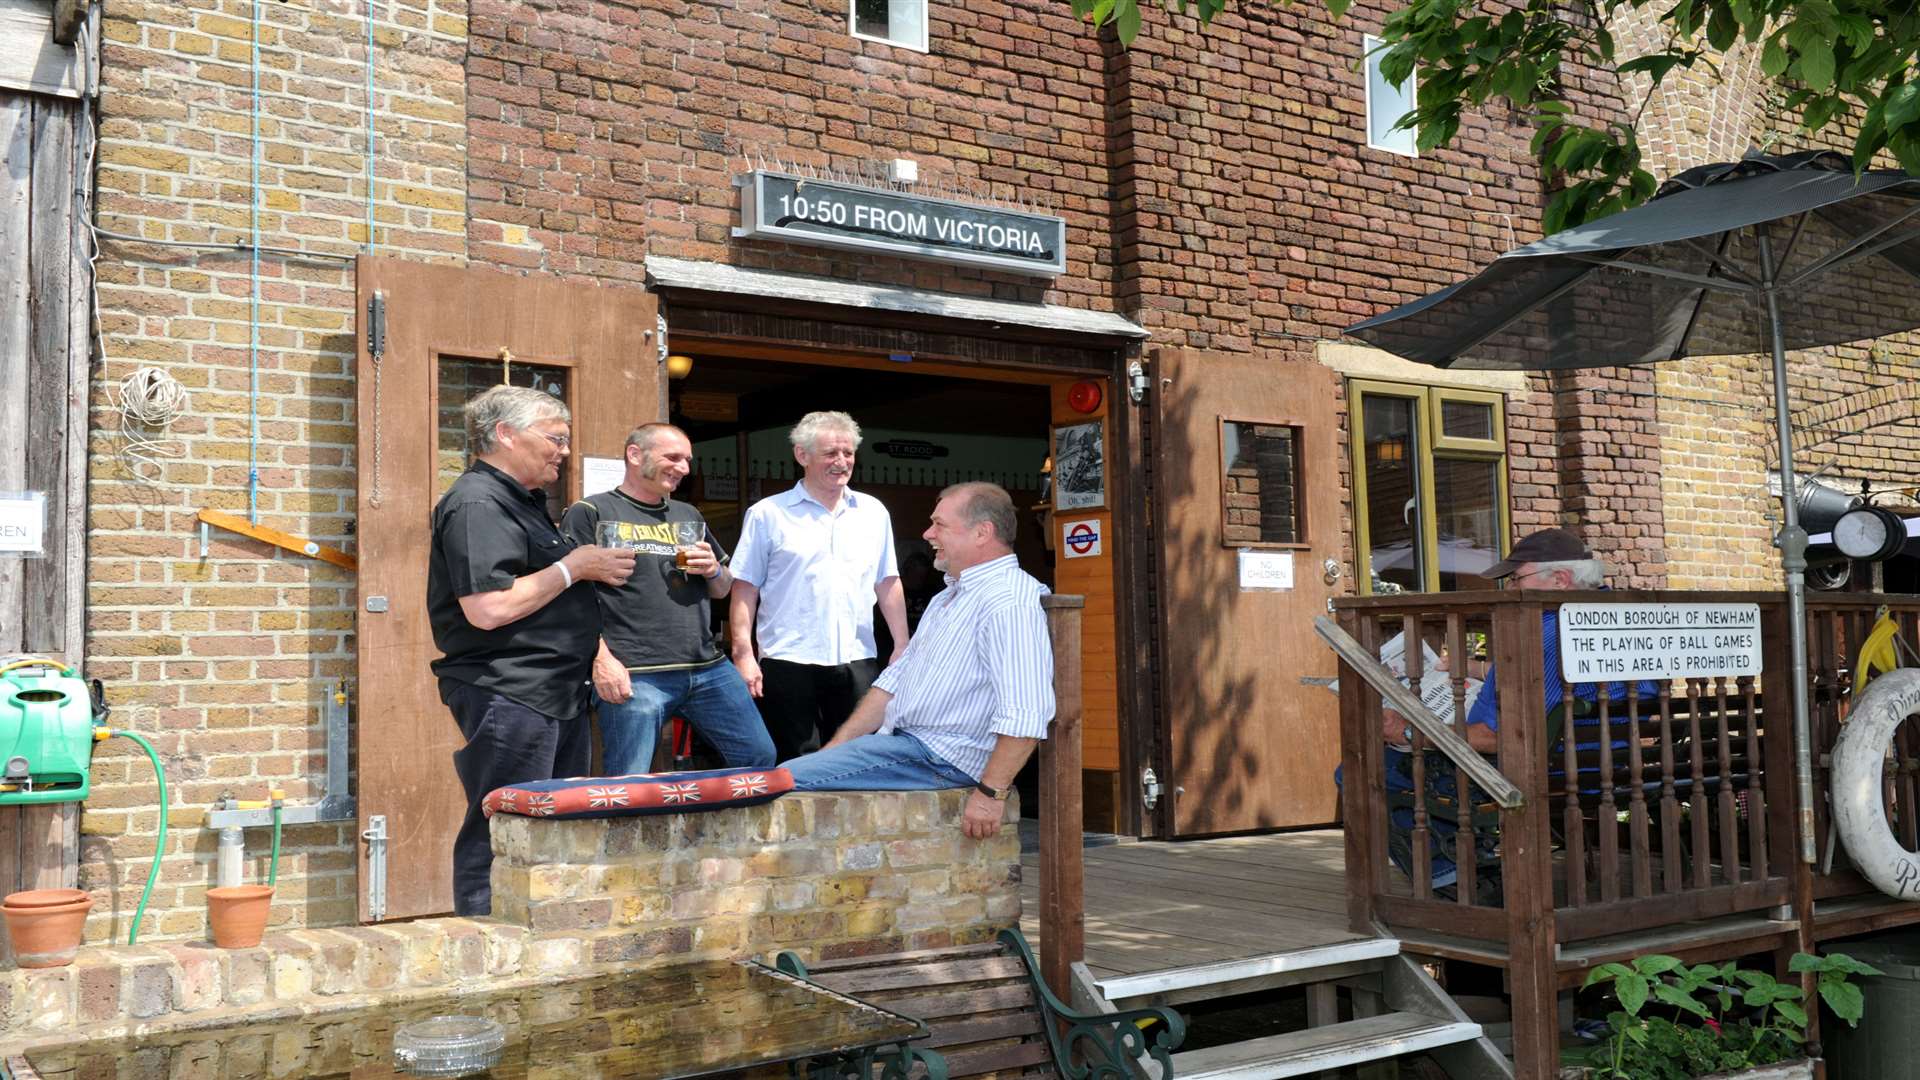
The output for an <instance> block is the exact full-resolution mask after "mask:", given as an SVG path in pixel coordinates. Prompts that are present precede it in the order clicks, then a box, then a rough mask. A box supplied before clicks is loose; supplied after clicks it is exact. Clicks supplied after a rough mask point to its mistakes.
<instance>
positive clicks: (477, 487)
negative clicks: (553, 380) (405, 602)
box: [427, 386, 633, 915]
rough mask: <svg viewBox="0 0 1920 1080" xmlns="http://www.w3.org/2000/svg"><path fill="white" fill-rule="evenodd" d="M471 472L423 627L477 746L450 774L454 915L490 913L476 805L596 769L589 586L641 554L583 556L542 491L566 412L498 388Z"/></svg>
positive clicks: (439, 520)
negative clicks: (461, 811) (456, 819)
mask: <svg viewBox="0 0 1920 1080" xmlns="http://www.w3.org/2000/svg"><path fill="white" fill-rule="evenodd" d="M466 419H467V437H468V440H469V446H470V447H471V449H472V451H473V456H474V461H473V465H472V466H471V467H469V468H468V469H467V471H466V472H465V473H463V474H461V476H460V478H459V479H458V480H455V481H454V482H453V487H451V488H449V489H448V491H447V493H446V495H444V496H442V497H441V499H440V503H439V505H437V506H435V507H434V508H433V549H432V554H431V556H430V557H429V560H428V563H427V618H428V621H430V622H431V623H432V625H433V643H434V644H435V645H437V646H438V647H439V648H440V651H441V652H442V653H444V654H446V655H444V656H442V657H441V658H440V659H438V660H435V661H434V662H433V673H434V674H435V675H437V676H439V678H440V700H442V701H444V702H446V703H447V707H448V708H449V709H451V710H453V718H454V720H455V721H456V722H458V723H459V725H460V733H461V734H462V735H464V736H465V737H466V740H467V743H466V745H465V746H463V747H461V748H460V749H459V750H457V751H455V752H454V755H453V766H454V769H455V771H457V772H458V773H459V774H460V784H461V786H462V787H463V788H464V789H465V790H466V795H467V816H466V820H465V821H463V822H462V823H461V825H460V833H459V835H458V836H456V837H455V839H454V842H453V906H454V911H455V912H456V913H457V914H460V915H485V914H487V913H488V912H490V911H491V910H492V908H493V889H492V885H491V883H490V881H489V878H490V874H491V871H492V867H493V847H492V843H491V840H490V838H489V837H488V835H487V821H486V818H485V816H484V815H483V814H482V813H481V812H480V801H481V799H483V798H484V797H485V796H486V794H487V793H488V792H490V791H492V790H493V789H495V788H497V787H502V786H504V785H507V784H516V783H523V782H525V781H528V780H548V779H552V778H553V777H556V776H578V775H581V774H583V773H585V772H586V771H587V768H588V765H589V761H590V757H591V754H592V746H593V743H592V738H591V736H590V734H589V731H588V726H587V707H588V701H587V676H588V672H589V668H590V666H591V663H592V660H593V650H594V645H595V643H596V642H597V641H598V640H599V637H600V606H599V604H598V603H597V602H596V601H595V600H594V596H593V590H592V589H590V588H583V587H576V586H577V585H579V584H583V583H585V582H589V581H597V582H605V583H607V584H611V585H618V584H619V583H621V582H623V581H625V580H626V579H627V577H628V575H630V574H631V573H632V572H633V552H631V551H617V550H610V549H607V548H602V547H581V546H576V545H575V544H574V543H573V542H572V541H570V540H568V539H566V538H565V537H563V536H561V535H560V531H559V530H558V529H556V528H554V525H553V521H552V520H551V519H549V518H548V517H547V500H546V494H545V492H543V491H542V490H541V488H542V487H543V486H545V485H547V484H551V483H553V482H554V481H555V480H556V479H558V478H559V476H560V462H561V460H562V459H564V458H565V457H566V456H567V454H568V451H569V445H570V441H571V440H570V436H569V431H568V421H569V419H570V417H569V415H568V413H567V407H566V405H564V404H562V403H561V402H560V400H559V399H558V398H555V397H552V396H550V395H548V394H545V393H542V392H540V391H538V390H533V389H529V388H527V387H513V386H496V387H494V388H493V389H491V390H488V391H486V392H485V393H482V394H481V395H480V396H478V397H476V398H474V399H473V400H472V401H471V402H469V403H468V404H467V407H466Z"/></svg>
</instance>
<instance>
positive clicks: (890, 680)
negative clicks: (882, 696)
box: [872, 664, 900, 694]
mask: <svg viewBox="0 0 1920 1080" xmlns="http://www.w3.org/2000/svg"><path fill="white" fill-rule="evenodd" d="M899 672H900V665H899V664H895V665H893V666H892V667H889V668H888V669H886V670H885V671H882V672H881V673H880V675H879V677H878V678H876V679H874V680H873V683H872V688H873V689H875V690H885V691H886V692H887V693H889V694H892V693H895V691H894V689H893V687H894V684H895V683H898V682H899V681H900V674H899Z"/></svg>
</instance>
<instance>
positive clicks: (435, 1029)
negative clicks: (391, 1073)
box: [393, 1016, 507, 1076]
mask: <svg viewBox="0 0 1920 1080" xmlns="http://www.w3.org/2000/svg"><path fill="white" fill-rule="evenodd" d="M506 1045H507V1032H506V1029H505V1028H503V1027H501V1026H500V1025H499V1024H497V1023H495V1022H494V1021H492V1020H488V1019H487V1018H486V1017H483V1016H434V1017H429V1018H428V1019H425V1020H415V1021H414V1022H412V1023H410V1024H402V1025H401V1026H400V1027H399V1028H398V1029H397V1030H395V1031H394V1033H393V1064H394V1067H395V1068H397V1069H399V1070H400V1071H401V1072H404V1073H406V1074H408V1075H410V1076H468V1075H471V1074H473V1073H477V1072H485V1071H486V1070H488V1069H490V1068H492V1067H493V1066H495V1065H498V1064H499V1063H500V1055H501V1054H502V1053H503V1052H504V1051H505V1049H506Z"/></svg>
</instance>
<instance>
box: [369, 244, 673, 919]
mask: <svg viewBox="0 0 1920 1080" xmlns="http://www.w3.org/2000/svg"><path fill="white" fill-rule="evenodd" d="M358 278H359V311H360V313H361V318H362V322H363V332H362V333H361V335H360V353H359V373H358V379H359V413H358V417H359V419H358V428H359V443H358V462H359V466H358V467H359V508H360V523H359V534H360V597H359V605H358V610H359V637H358V664H359V678H360V694H359V700H360V710H359V719H358V723H357V724H356V725H355V743H354V745H355V748H356V750H357V751H358V765H359V779H360V782H359V799H358V809H359V818H360V830H361V832H363V833H364V832H365V831H366V830H367V827H368V823H369V820H370V819H371V818H373V817H376V816H379V817H383V818H384V819H385V826H386V834H387V837H388V840H387V845H386V846H387V858H386V890H385V897H386V903H385V906H384V908H383V909H382V910H381V911H380V912H379V914H378V917H379V918H382V919H402V918H410V917H413V916H419V915H434V914H439V913H442V912H446V911H450V910H452V907H453V869H452V851H453V837H454V834H455V833H456V832H457V831H459V827H460V819H461V816H462V814H463V813H464V812H465V807H466V798H465V796H464V795H463V794H462V793H461V790H460V781H459V778H458V777H456V776H455V775H454V771H453V757H452V755H453V752H454V751H455V750H457V749H458V748H459V747H460V745H461V741H462V740H461V738H460V732H459V729H458V728H457V727H456V726H455V725H454V721H453V716H452V714H450V713H449V712H448V711H447V708H446V706H444V705H442V704H441V702H440V694H439V690H438V686H437V684H436V682H435V680H434V677H433V673H432V671H431V670H430V668H429V666H428V665H429V664H430V663H431V662H432V661H433V660H434V659H435V658H436V657H438V656H439V651H438V650H437V649H435V648H434V646H433V634H432V631H431V629H430V628H429V626H428V624H427V611H426V599H427V552H428V546H429V529H430V524H429V523H430V520H431V516H432V513H433V504H434V502H435V501H436V499H437V496H438V492H439V491H440V490H441V488H442V486H443V485H441V483H440V482H439V481H440V474H441V473H442V472H443V471H446V470H448V469H456V470H457V468H458V467H459V463H460V462H461V460H462V459H463V453H464V447H463V446H462V445H461V444H460V440H459V438H458V437H457V436H453V437H451V438H449V437H448V436H447V435H446V434H444V433H443V432H442V428H443V426H444V425H445V424H446V423H447V418H446V417H444V416H443V415H442V409H441V400H440V398H441V386H440V378H439V373H440V371H441V369H442V365H443V363H447V364H460V363H461V362H463V361H485V362H488V363H499V362H500V356H501V350H502V349H505V350H507V351H508V353H509V354H510V356H511V358H512V364H513V365H516V366H526V365H533V366H537V367H541V368H551V369H564V371H565V372H566V374H567V376H568V377H567V378H566V380H565V383H564V386H565V390H564V394H565V396H566V398H567V401H568V407H569V408H571V409H572V410H573V457H572V458H570V459H569V461H568V465H569V468H568V469H567V471H566V478H567V479H566V483H567V485H568V490H567V492H566V495H567V497H568V498H573V497H577V496H578V495H579V493H580V475H581V472H582V469H581V464H580V463H581V461H582V459H583V458H586V457H604V458H616V459H617V458H620V457H621V456H622V449H621V448H622V446H623V445H624V444H625V441H626V436H627V432H628V431H630V430H632V428H633V426H634V425H635V424H638V423H643V422H646V421H649V420H658V419H662V418H663V417H662V412H661V407H662V404H663V402H664V401H665V399H666V398H665V394H664V392H663V391H664V385H665V377H666V376H665V373H664V371H663V368H662V365H661V363H660V360H659V351H658V346H657V344H656V338H655V330H654V317H655V311H656V304H655V301H654V298H653V297H651V296H649V295H648V294H646V293H645V292H642V291H640V290H638V289H626V288H603V287H598V286H594V285H583V284H575V283H571V282H563V281H560V280H558V279H555V278H546V277H521V276H516V275H509V274H502V273H497V272H494V271H490V270H474V269H463V268H459V267H450V266H428V265H423V264H420V263H414V262H403V261H400V260H397V259H378V258H362V259H361V260H360V264H359V274H358ZM376 293H377V294H379V295H380V297H381V299H382V301H383V303H384V308H385V323H386V336H385V348H384V349H383V351H382V352H381V354H380V356H379V357H378V361H377V363H376V359H375V358H374V357H373V356H371V355H370V354H369V351H368V334H367V333H365V332H364V324H365V321H366V312H367V305H368V302H369V301H370V300H372V299H373V297H374V296H375V294H376ZM462 366H466V365H462ZM366 851H367V845H366V844H365V843H362V844H361V856H360V883H361V887H360V917H361V919H362V920H363V921H370V920H371V919H372V918H374V913H373V912H371V911H370V909H369V900H370V896H369V892H368V884H369V878H368V873H367V862H366Z"/></svg>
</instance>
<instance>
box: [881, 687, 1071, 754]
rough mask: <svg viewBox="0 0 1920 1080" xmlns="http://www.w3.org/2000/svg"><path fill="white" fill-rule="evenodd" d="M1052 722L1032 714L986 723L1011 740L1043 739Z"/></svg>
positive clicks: (997, 716)
mask: <svg viewBox="0 0 1920 1080" xmlns="http://www.w3.org/2000/svg"><path fill="white" fill-rule="evenodd" d="M875 685H879V683H878V680H875ZM1052 722H1053V717H1051V716H1039V715H1036V714H1032V713H1029V714H1027V715H1025V716H1009V715H1007V714H1005V713H995V714H994V715H993V718H992V719H990V720H988V721H987V731H988V732H989V733H991V734H994V735H1005V736H1007V737H1008V738H1013V739H1045V738H1046V737H1047V726H1048V725H1049V724H1051V723H1052Z"/></svg>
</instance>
